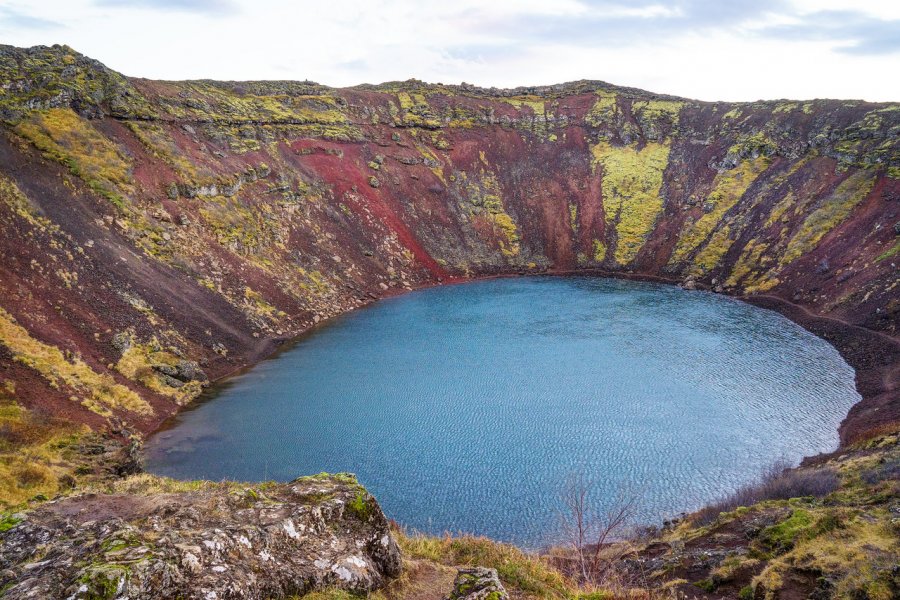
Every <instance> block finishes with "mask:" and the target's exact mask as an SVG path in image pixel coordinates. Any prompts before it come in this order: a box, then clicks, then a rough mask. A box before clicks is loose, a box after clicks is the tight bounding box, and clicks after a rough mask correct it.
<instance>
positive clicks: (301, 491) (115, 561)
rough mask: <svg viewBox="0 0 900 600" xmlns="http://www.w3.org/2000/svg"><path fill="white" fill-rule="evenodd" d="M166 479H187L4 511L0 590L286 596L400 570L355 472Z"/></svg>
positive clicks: (362, 582) (360, 583)
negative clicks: (218, 480)
mask: <svg viewBox="0 0 900 600" xmlns="http://www.w3.org/2000/svg"><path fill="white" fill-rule="evenodd" d="M147 480H148V481H153V479H152V478H147ZM131 485H133V486H134V485H137V484H136V483H135V482H134V481H132V483H131ZM170 485H172V486H174V487H175V488H176V489H177V488H178V487H182V488H187V489H181V490H178V491H174V490H173V491H157V492H155V493H142V494H137V493H126V494H87V495H77V496H72V497H69V498H63V499H60V500H57V501H53V502H47V503H46V504H44V505H42V506H41V507H40V508H38V509H36V510H34V511H31V512H29V513H27V514H20V515H16V514H13V515H10V516H8V517H7V521H6V522H5V526H6V527H7V528H8V531H6V533H3V534H0V535H2V537H0V540H2V542H0V569H2V570H0V589H2V590H3V597H4V598H11V599H16V598H44V599H51V598H72V599H88V598H92V599H96V598H130V599H132V600H137V599H144V598H145V599H157V598H185V599H188V598H191V599H194V598H196V599H203V600H213V599H216V600H226V599H247V598H283V597H285V596H290V595H292V594H303V593H306V592H308V591H311V590H314V589H322V588H327V587H335V588H341V589H346V590H351V591H354V592H367V591H371V590H375V589H377V588H380V587H382V586H383V585H384V584H385V582H386V580H387V579H388V578H391V577H396V576H398V575H399V574H400V568H401V560H400V551H399V549H398V547H397V543H396V541H395V540H394V537H393V536H392V534H391V532H390V531H389V529H388V521H387V519H386V518H385V516H384V514H383V513H382V512H381V509H380V508H379V506H378V503H377V502H376V501H375V499H374V498H373V497H372V496H370V495H369V494H368V493H367V492H366V490H365V489H364V488H363V487H362V486H360V485H358V484H357V483H356V480H355V479H354V478H353V477H352V476H341V475H335V476H316V477H303V478H300V479H297V480H295V481H292V482H291V483H287V484H268V485H256V486H252V487H242V486H239V485H230V484H194V485H193V486H192V485H190V484H187V485H182V486H178V485H177V484H174V483H172V484H170ZM191 487H194V488H195V489H190V488H191Z"/></svg>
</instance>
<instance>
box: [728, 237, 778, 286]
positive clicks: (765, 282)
mask: <svg viewBox="0 0 900 600" xmlns="http://www.w3.org/2000/svg"><path fill="white" fill-rule="evenodd" d="M768 248H769V247H768V246H767V245H766V244H765V243H764V242H760V241H759V240H750V241H749V242H747V245H746V246H744V250H743V252H742V253H741V255H740V257H738V260H737V263H735V265H734V268H733V269H732V270H731V274H730V275H729V276H728V279H727V280H726V282H725V283H726V285H729V286H734V285H738V284H741V285H743V286H744V291H745V292H746V293H748V294H753V293H758V292H766V291H768V290H770V289H772V288H773V287H775V286H776V285H778V279H777V278H773V277H769V276H768V275H767V274H766V273H767V272H768V270H769V269H770V268H771V267H772V266H773V265H774V264H775V259H774V258H773V257H772V256H771V255H769V254H767V250H768Z"/></svg>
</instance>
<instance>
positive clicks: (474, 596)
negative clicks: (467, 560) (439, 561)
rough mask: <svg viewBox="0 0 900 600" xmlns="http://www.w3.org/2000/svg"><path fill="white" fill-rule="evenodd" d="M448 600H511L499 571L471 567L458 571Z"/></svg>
mask: <svg viewBox="0 0 900 600" xmlns="http://www.w3.org/2000/svg"><path fill="white" fill-rule="evenodd" d="M448 600H509V594H508V593H507V592H506V589H505V588H504V587H503V584H502V583H500V577H498V576H497V569H488V568H485V567H471V568H466V569H459V570H458V571H457V574H456V580H455V581H454V582H453V591H452V592H450V596H448Z"/></svg>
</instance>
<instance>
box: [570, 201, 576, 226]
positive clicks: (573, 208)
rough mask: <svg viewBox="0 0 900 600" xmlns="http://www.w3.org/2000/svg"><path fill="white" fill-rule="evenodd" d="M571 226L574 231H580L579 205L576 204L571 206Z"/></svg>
mask: <svg viewBox="0 0 900 600" xmlns="http://www.w3.org/2000/svg"><path fill="white" fill-rule="evenodd" d="M569 226H570V227H571V228H572V231H575V230H577V229H578V205H577V204H574V203H573V204H570V205H569Z"/></svg>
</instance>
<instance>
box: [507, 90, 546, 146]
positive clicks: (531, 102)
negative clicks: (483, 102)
mask: <svg viewBox="0 0 900 600" xmlns="http://www.w3.org/2000/svg"><path fill="white" fill-rule="evenodd" d="M500 100H502V101H503V102H505V103H507V104H510V105H512V106H515V107H516V108H517V109H518V110H519V111H520V114H521V112H522V110H523V109H524V110H526V111H530V112H531V114H532V116H533V118H530V119H529V118H527V117H528V115H527V113H525V114H524V115H523V116H524V117H525V118H524V119H523V118H520V119H519V121H518V123H517V125H516V126H517V127H519V128H522V129H526V130H529V131H531V132H532V133H533V134H535V135H536V136H537V137H538V138H539V139H541V140H542V141H550V142H554V141H556V140H557V139H558V136H557V135H555V134H553V133H551V132H550V127H551V125H552V124H551V123H550V121H551V120H552V119H553V112H552V111H551V110H550V108H551V106H548V105H550V104H551V102H552V101H551V100H549V99H547V98H543V97H541V96H534V95H523V96H512V97H509V98H500Z"/></svg>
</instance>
